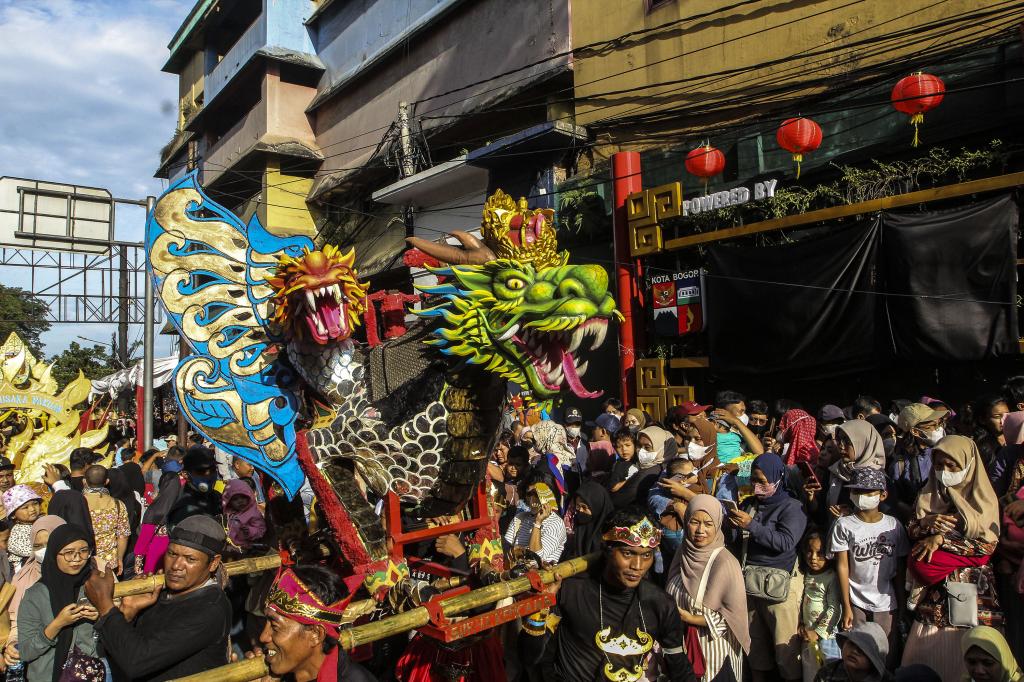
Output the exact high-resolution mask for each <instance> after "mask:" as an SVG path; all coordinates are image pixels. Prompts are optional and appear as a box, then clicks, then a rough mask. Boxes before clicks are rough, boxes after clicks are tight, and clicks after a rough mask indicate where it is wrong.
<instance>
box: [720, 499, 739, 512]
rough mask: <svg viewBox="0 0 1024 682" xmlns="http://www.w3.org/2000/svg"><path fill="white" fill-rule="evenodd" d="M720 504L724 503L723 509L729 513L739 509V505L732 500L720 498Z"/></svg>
mask: <svg viewBox="0 0 1024 682" xmlns="http://www.w3.org/2000/svg"><path fill="white" fill-rule="evenodd" d="M722 504H724V505H725V510H726V511H727V512H730V513H731V512H737V511H739V510H740V507H739V505H738V504H736V503H735V502H733V501H732V500H722Z"/></svg>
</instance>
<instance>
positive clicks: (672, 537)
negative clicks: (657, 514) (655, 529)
mask: <svg viewBox="0 0 1024 682" xmlns="http://www.w3.org/2000/svg"><path fill="white" fill-rule="evenodd" d="M681 544H683V531H682V529H680V530H669V529H668V528H662V529H661V546H662V548H663V549H667V550H668V556H675V553H676V550H677V549H679V546H680V545H681Z"/></svg>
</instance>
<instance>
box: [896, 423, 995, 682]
mask: <svg viewBox="0 0 1024 682" xmlns="http://www.w3.org/2000/svg"><path fill="white" fill-rule="evenodd" d="M931 456H932V471H931V474H929V476H928V482H927V483H925V485H924V487H923V488H922V489H921V492H920V493H918V495H917V501H916V503H915V507H914V517H915V518H914V519H913V520H912V521H911V522H910V523H909V524H908V526H907V532H908V534H909V535H910V540H911V542H916V544H915V545H914V546H913V548H912V549H911V550H910V558H909V559H908V561H907V578H908V582H911V583H912V584H913V585H915V587H914V589H913V590H912V592H911V596H910V601H911V602H912V603H914V604H916V607H915V608H914V624H913V625H912V626H911V628H910V635H909V636H908V638H907V643H906V648H905V649H904V652H903V664H904V665H908V664H911V663H927V664H928V665H930V666H931V667H932V668H934V669H935V671H936V672H938V673H939V675H941V676H942V679H944V680H955V679H959V678H960V677H962V676H963V674H964V662H963V658H962V657H961V656H960V655H959V651H960V640H961V639H962V638H963V636H964V634H965V633H966V632H967V631H966V630H965V629H964V626H965V623H964V622H959V623H958V624H959V625H960V627H957V625H955V624H953V623H955V622H957V621H958V620H960V619H962V618H964V616H963V615H961V614H959V613H951V612H950V610H949V604H950V599H951V597H952V599H953V603H957V602H960V603H963V602H964V601H966V600H974V599H976V601H977V613H976V615H974V614H973V613H970V614H968V615H967V616H966V617H967V618H970V619H971V620H972V621H973V622H972V623H967V624H966V625H968V626H969V625H971V624H973V625H999V624H1001V623H1002V621H1003V614H1002V611H1001V609H1000V607H999V600H998V599H997V597H996V592H995V576H994V574H993V572H992V567H991V566H990V565H989V559H990V558H991V556H992V553H993V552H994V551H995V548H996V543H997V542H998V540H999V503H998V500H997V498H996V493H995V491H994V490H993V489H992V484H991V482H989V479H988V475H987V474H986V472H985V465H984V464H983V463H982V461H981V456H980V454H979V453H978V446H977V445H975V444H974V441H972V440H971V439H970V438H965V437H964V436H946V437H945V438H943V439H942V440H940V441H939V442H938V444H937V445H936V446H935V447H934V448H932V453H931ZM972 586H973V587H972ZM974 594H976V595H977V596H976V597H975V596H974ZM951 620H952V621H953V622H951Z"/></svg>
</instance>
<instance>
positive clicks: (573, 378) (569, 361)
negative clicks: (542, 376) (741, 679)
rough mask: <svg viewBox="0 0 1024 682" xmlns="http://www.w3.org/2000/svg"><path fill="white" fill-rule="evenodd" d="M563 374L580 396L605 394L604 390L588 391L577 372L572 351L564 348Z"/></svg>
mask: <svg viewBox="0 0 1024 682" xmlns="http://www.w3.org/2000/svg"><path fill="white" fill-rule="evenodd" d="M562 376H563V377H565V383H567V384H569V388H570V389H572V392H573V393H575V394H576V397H578V398H600V397H601V396H602V395H604V391H588V390H587V389H586V388H585V387H584V386H583V382H582V381H580V375H579V374H577V373H576V360H575V358H573V357H572V353H570V352H569V351H567V350H565V349H564V348H563V349H562Z"/></svg>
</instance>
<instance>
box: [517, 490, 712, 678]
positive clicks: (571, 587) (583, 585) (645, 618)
mask: <svg viewBox="0 0 1024 682" xmlns="http://www.w3.org/2000/svg"><path fill="white" fill-rule="evenodd" d="M601 537H602V540H603V541H604V551H603V554H602V556H601V558H600V559H599V560H598V561H596V562H595V564H594V565H592V566H591V567H590V569H588V571H587V572H586V573H584V574H582V575H576V576H573V577H572V578H568V579H567V580H565V581H562V580H559V581H557V582H555V583H554V584H553V585H550V586H549V587H548V590H547V591H548V592H549V593H551V594H556V595H557V599H558V603H557V604H556V605H555V606H554V607H553V608H552V609H551V610H550V612H547V611H541V612H540V613H535V614H533V615H531V616H528V617H527V618H524V619H523V633H522V635H521V638H522V642H521V643H522V649H523V655H524V660H523V663H524V665H536V664H538V663H539V662H540V661H541V659H542V658H543V657H544V652H545V650H546V649H547V647H549V646H554V655H553V658H554V662H553V666H554V671H552V673H551V674H549V675H545V678H544V679H548V678H549V677H550V678H552V679H557V680H560V681H562V682H594V680H610V681H612V682H637V681H638V680H640V679H643V678H644V677H645V673H646V669H647V666H648V665H650V662H651V651H652V649H653V647H654V643H655V642H657V643H658V644H660V645H661V650H662V653H663V654H664V656H663V663H662V673H663V674H665V675H666V676H667V678H668V679H669V680H672V682H690V681H692V682H696V679H697V678H696V677H695V676H694V674H693V668H692V667H691V666H690V662H689V660H688V659H687V658H686V653H685V652H684V650H683V636H684V632H685V630H684V628H683V622H682V620H680V618H679V612H678V610H676V606H675V602H673V601H672V599H671V597H669V596H668V595H667V594H666V593H665V591H664V590H662V589H661V588H659V587H657V586H656V585H654V584H652V583H650V582H648V581H646V580H644V576H645V575H646V574H647V571H649V570H650V568H651V565H652V564H653V563H654V554H655V552H657V551H658V545H659V543H660V542H661V531H659V530H658V529H657V527H656V526H655V525H654V523H653V522H652V521H651V520H650V518H648V517H647V516H646V515H645V514H644V513H643V512H642V511H639V510H634V509H623V510H621V511H618V512H616V513H615V514H614V515H613V516H612V517H611V519H610V520H609V521H608V523H607V524H606V525H605V527H604V529H603V534H602V536H601ZM552 640H555V641H554V642H552Z"/></svg>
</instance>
